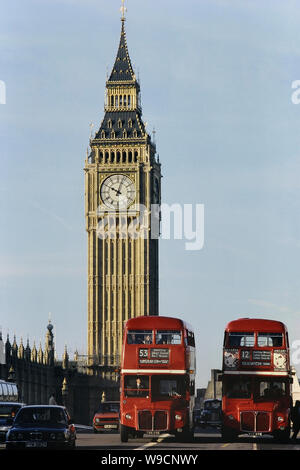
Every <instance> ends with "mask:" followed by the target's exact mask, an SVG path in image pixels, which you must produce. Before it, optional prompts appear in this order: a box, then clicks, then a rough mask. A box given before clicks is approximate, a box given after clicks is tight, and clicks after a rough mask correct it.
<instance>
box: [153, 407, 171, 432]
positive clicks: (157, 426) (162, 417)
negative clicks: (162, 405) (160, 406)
mask: <svg viewBox="0 0 300 470" xmlns="http://www.w3.org/2000/svg"><path fill="white" fill-rule="evenodd" d="M167 420H168V415H167V413H166V412H165V411H156V412H155V414H154V430H155V431H161V430H164V429H167Z"/></svg>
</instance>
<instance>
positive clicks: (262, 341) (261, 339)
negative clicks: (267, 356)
mask: <svg viewBox="0 0 300 470" xmlns="http://www.w3.org/2000/svg"><path fill="white" fill-rule="evenodd" d="M282 343H283V341H282V333H258V335H257V346H260V347H263V346H273V347H276V348H279V347H281V346H282Z"/></svg>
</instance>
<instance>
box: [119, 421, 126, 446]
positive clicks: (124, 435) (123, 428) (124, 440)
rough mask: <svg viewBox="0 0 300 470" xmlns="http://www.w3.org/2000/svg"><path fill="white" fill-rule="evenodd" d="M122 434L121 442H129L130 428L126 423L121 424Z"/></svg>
mask: <svg viewBox="0 0 300 470" xmlns="http://www.w3.org/2000/svg"><path fill="white" fill-rule="evenodd" d="M120 436H121V442H128V429H127V427H126V426H124V424H121V430H120Z"/></svg>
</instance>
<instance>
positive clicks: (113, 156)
mask: <svg viewBox="0 0 300 470" xmlns="http://www.w3.org/2000/svg"><path fill="white" fill-rule="evenodd" d="M110 161H111V162H112V163H114V161H115V152H111V154H110Z"/></svg>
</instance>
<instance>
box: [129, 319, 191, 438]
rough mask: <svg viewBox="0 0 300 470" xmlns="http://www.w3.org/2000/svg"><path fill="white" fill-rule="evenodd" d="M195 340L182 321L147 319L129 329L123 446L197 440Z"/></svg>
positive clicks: (133, 320)
mask: <svg viewBox="0 0 300 470" xmlns="http://www.w3.org/2000/svg"><path fill="white" fill-rule="evenodd" d="M195 367H196V360H195V339H194V333H193V330H192V328H191V327H190V326H189V325H187V324H186V323H184V322H183V321H182V320H180V319H178V318H169V317H161V316H155V317H154V316H143V317H138V318H133V319H131V320H128V321H127V322H126V325H125V330H124V339H123V351H122V362H121V376H120V385H121V388H120V391H121V396H120V433H121V441H122V442H127V441H128V437H129V436H131V437H138V436H142V435H143V434H153V435H158V434H160V433H164V432H167V433H171V434H175V435H176V436H177V437H178V438H182V440H189V439H192V437H193V409H194V400H195V397H194V396H195V373H196V370H195Z"/></svg>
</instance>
